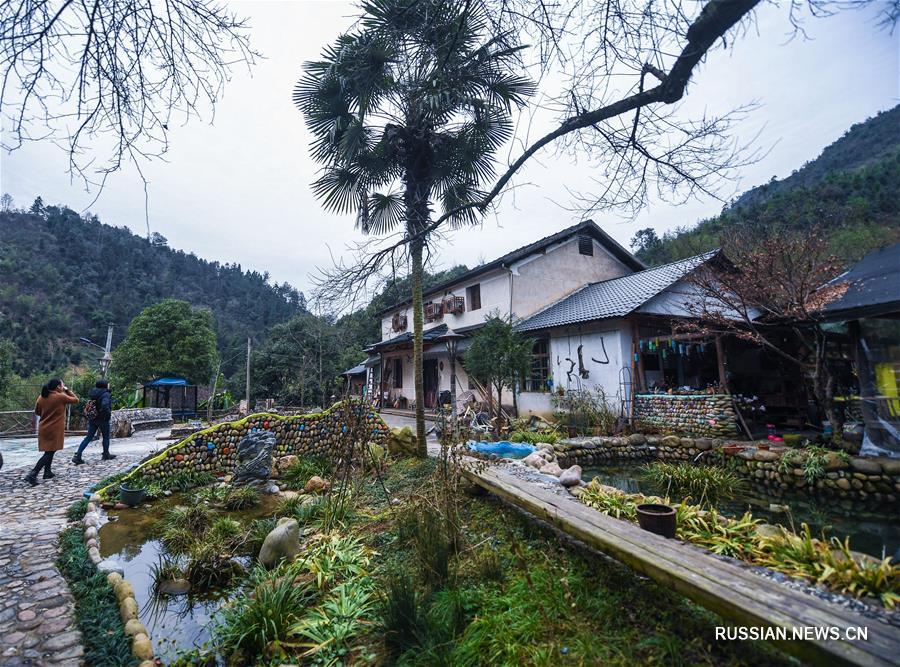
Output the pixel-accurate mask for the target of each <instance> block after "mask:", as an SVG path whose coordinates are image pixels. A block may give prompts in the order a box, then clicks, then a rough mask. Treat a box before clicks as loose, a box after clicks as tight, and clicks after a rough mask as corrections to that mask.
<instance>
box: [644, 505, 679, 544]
mask: <svg viewBox="0 0 900 667" xmlns="http://www.w3.org/2000/svg"><path fill="white" fill-rule="evenodd" d="M637 519H638V524H639V525H640V526H641V528H643V529H644V530H646V531H648V532H651V533H655V534H657V535H662V536H663V537H665V538H668V539H672V538H673V537H675V508H674V507H669V506H668V505H657V504H655V503H644V504H643V505H638V506H637Z"/></svg>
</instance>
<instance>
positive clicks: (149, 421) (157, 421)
mask: <svg viewBox="0 0 900 667" xmlns="http://www.w3.org/2000/svg"><path fill="white" fill-rule="evenodd" d="M111 421H113V422H118V421H128V422H131V425H132V426H133V427H134V430H135V431H140V430H142V429H146V428H155V427H165V426H170V425H171V424H172V422H173V420H172V409H171V408H123V409H122V410H113V411H112V418H111Z"/></svg>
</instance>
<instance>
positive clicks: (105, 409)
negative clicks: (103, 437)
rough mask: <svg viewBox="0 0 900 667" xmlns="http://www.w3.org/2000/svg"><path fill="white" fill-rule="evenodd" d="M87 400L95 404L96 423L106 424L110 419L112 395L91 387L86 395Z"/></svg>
mask: <svg viewBox="0 0 900 667" xmlns="http://www.w3.org/2000/svg"><path fill="white" fill-rule="evenodd" d="M88 398H90V399H91V400H93V401H95V402H96V403H97V421H98V422H108V421H109V419H110V417H112V394H110V393H109V389H100V388H98V387H93V388H92V389H91V391H90V392H89V393H88Z"/></svg>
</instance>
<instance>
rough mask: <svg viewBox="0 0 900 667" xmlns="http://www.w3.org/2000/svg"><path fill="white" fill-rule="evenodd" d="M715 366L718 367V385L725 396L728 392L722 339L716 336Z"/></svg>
mask: <svg viewBox="0 0 900 667" xmlns="http://www.w3.org/2000/svg"><path fill="white" fill-rule="evenodd" d="M716 364H717V365H718V366H719V384H720V385H721V386H722V389H724V390H725V393H726V394H729V393H731V392H729V391H728V375H727V374H726V373H725V346H724V345H723V344H722V337H721V336H716Z"/></svg>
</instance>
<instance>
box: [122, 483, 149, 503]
mask: <svg viewBox="0 0 900 667" xmlns="http://www.w3.org/2000/svg"><path fill="white" fill-rule="evenodd" d="M145 493H146V490H145V489H129V488H127V487H125V486H124V485H123V486H120V487H119V500H121V501H122V502H123V503H125V504H126V505H128V506H129V507H137V506H138V505H140V504H141V501H142V500H143V499H144V494H145Z"/></svg>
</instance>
